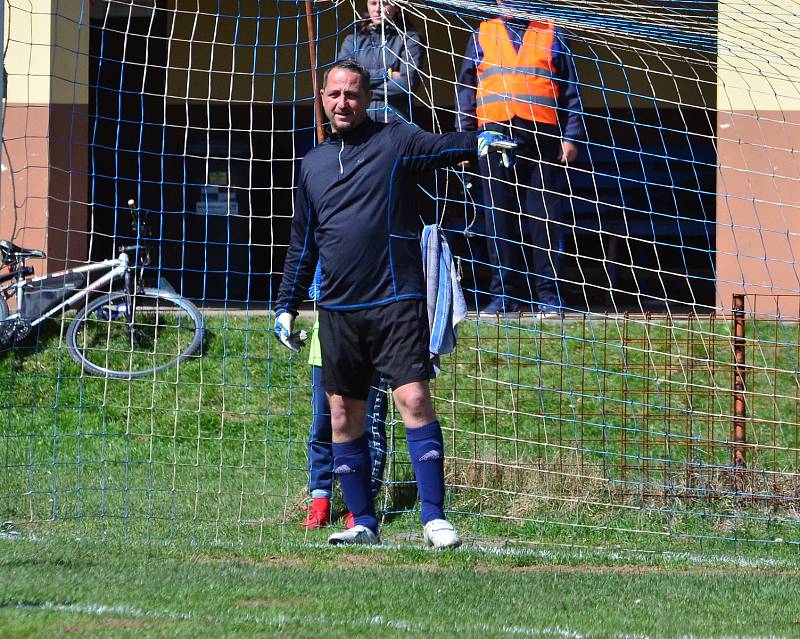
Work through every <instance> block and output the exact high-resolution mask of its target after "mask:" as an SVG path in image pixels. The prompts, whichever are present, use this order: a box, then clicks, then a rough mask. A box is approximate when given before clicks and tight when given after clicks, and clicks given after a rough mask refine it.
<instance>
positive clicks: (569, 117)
mask: <svg viewBox="0 0 800 639" xmlns="http://www.w3.org/2000/svg"><path fill="white" fill-rule="evenodd" d="M504 22H505V25H506V30H507V31H508V36H509V39H510V41H511V42H512V44H513V45H514V48H515V49H516V50H517V51H519V48H520V46H522V39H523V37H524V36H525V30H526V29H527V24H521V23H519V22H515V21H514V20H511V19H506V18H504ZM482 60H483V49H482V48H481V45H480V42H478V32H477V31H475V32H474V33H473V34H472V36H471V37H470V39H469V40H468V41H467V50H466V52H465V53H464V61H463V62H462V63H461V69H460V71H459V73H458V84H457V85H456V86H457V89H456V105H457V107H458V130H459V131H473V130H474V129H475V128H476V127H477V126H478V120H477V118H476V117H475V108H476V100H475V95H476V90H477V87H478V66H479V65H480V63H481V61H482ZM553 64H554V65H555V67H556V78H557V80H558V91H559V95H558V115H559V122H560V125H561V137H562V138H564V139H567V140H571V141H574V142H580V141H583V140H584V139H585V138H586V131H585V128H584V123H583V107H582V105H581V96H580V93H579V91H578V86H579V82H578V73H577V71H576V69H575V61H574V60H573V58H572V51H571V50H570V48H569V44H568V42H567V39H566V36H565V34H564V31H563V30H562V29H560V28H556V33H555V39H554V42H553ZM519 124H524V122H523V121H521V120H520V123H519ZM530 127H531V128H536V125H535V124H533V123H531V124H530ZM500 130H502V129H500Z"/></svg>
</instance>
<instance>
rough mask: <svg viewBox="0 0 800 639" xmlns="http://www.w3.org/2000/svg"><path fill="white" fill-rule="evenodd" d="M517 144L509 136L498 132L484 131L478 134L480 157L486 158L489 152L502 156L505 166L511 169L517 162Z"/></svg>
mask: <svg viewBox="0 0 800 639" xmlns="http://www.w3.org/2000/svg"><path fill="white" fill-rule="evenodd" d="M516 148H517V143H516V142H514V140H512V139H511V138H510V137H508V136H507V135H503V134H502V133H498V132H497V131H483V132H482V133H479V134H478V157H479V158H482V157H486V156H487V155H488V154H489V151H497V152H498V153H501V154H502V162H503V166H504V167H506V168H507V169H510V168H511V167H512V166H514V163H515V162H516V161H517V156H516V153H515V151H516Z"/></svg>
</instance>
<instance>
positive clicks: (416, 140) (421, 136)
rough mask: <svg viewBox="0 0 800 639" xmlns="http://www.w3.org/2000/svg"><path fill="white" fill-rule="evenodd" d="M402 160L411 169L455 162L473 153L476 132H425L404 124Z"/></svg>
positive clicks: (415, 170)
mask: <svg viewBox="0 0 800 639" xmlns="http://www.w3.org/2000/svg"><path fill="white" fill-rule="evenodd" d="M402 132H403V134H404V135H405V140H404V141H403V142H404V143H403V144H402V146H400V148H402V155H403V161H404V162H405V163H406V166H408V167H409V169H410V170H411V171H412V172H414V173H420V172H423V171H429V170H432V169H438V168H442V167H446V166H454V165H455V164H458V163H459V162H463V161H464V160H469V159H470V158H472V157H474V156H475V153H476V152H477V149H478V141H477V134H476V133H475V132H469V133H443V134H436V133H428V132H427V131H423V130H422V129H420V128H418V127H415V126H411V125H408V126H404V127H402Z"/></svg>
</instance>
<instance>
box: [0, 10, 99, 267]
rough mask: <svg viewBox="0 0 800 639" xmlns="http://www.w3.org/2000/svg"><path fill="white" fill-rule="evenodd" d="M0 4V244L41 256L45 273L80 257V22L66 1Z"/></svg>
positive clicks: (84, 28)
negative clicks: (2, 98) (0, 110)
mask: <svg viewBox="0 0 800 639" xmlns="http://www.w3.org/2000/svg"><path fill="white" fill-rule="evenodd" d="M2 1H3V2H4V19H5V24H4V38H5V47H6V48H5V52H6V53H5V60H4V63H5V70H6V74H7V79H8V80H7V87H6V110H5V118H4V122H3V140H4V144H3V148H2V155H0V237H2V238H6V239H10V240H12V241H13V242H14V243H16V244H20V245H22V246H25V247H27V248H37V249H42V250H44V251H45V252H46V253H47V254H48V263H47V265H46V267H45V268H41V267H40V268H39V269H38V270H40V271H43V270H48V271H52V270H56V269H58V268H63V267H64V266H65V265H66V264H67V263H74V262H79V261H82V260H85V259H86V255H87V251H86V247H87V237H88V236H87V228H86V226H87V195H86V193H87V189H86V182H87V180H86V176H87V157H88V155H87V152H88V148H87V121H88V120H87V118H88V91H89V81H88V80H89V78H88V68H89V66H88V60H89V57H88V54H89V29H88V16H84V15H82V13H81V5H82V4H84V3H81V2H75V1H70V0H30V1H29V2H26V3H18V2H9V0H2Z"/></svg>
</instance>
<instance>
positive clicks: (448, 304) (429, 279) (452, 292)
mask: <svg viewBox="0 0 800 639" xmlns="http://www.w3.org/2000/svg"><path fill="white" fill-rule="evenodd" d="M421 245H422V268H423V272H424V275H425V285H426V288H427V303H428V325H429V326H430V331H431V341H430V347H429V350H430V353H431V360H432V361H433V366H434V369H435V371H436V374H437V375H438V374H439V370H440V367H439V355H446V354H447V353H452V352H453V349H455V347H456V326H458V324H459V323H460V322H461V321H462V320H463V319H464V318H465V317H466V316H467V303H466V301H465V300H464V294H463V293H462V292H461V283H460V279H459V277H458V271H457V269H456V266H455V263H454V262H453V254H452V253H451V252H450V247H449V246H448V245H447V240H446V239H445V238H444V235H442V233H441V231H439V227H438V226H437V225H436V224H429V225H427V226H424V227H423V228H422V240H421Z"/></svg>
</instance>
